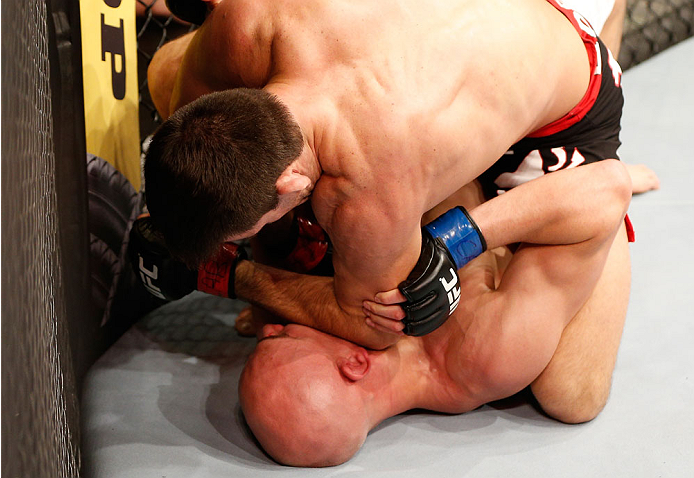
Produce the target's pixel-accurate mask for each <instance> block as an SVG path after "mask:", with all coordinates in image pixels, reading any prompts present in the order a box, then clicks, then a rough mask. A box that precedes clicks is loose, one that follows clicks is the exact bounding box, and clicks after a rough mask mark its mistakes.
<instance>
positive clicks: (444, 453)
mask: <svg viewBox="0 0 694 478" xmlns="http://www.w3.org/2000/svg"><path fill="white" fill-rule="evenodd" d="M693 58H694V38H692V39H689V40H687V41H686V42H684V43H680V44H679V45H676V46H674V47H672V48H670V49H669V50H666V51H665V52H663V53H661V54H659V55H658V56H656V57H654V58H652V59H650V60H648V61H647V62H645V63H643V64H641V65H639V66H637V67H634V68H633V69H631V70H629V71H628V72H627V73H626V74H625V75H624V79H623V84H624V91H625V96H626V106H625V110H624V119H623V135H622V141H623V143H624V144H623V146H622V147H621V149H620V154H621V156H622V159H624V160H625V161H627V162H630V163H634V164H638V163H644V164H647V165H649V166H650V167H651V168H653V169H654V170H655V171H656V172H657V173H658V175H659V176H660V179H661V187H662V189H661V190H660V191H656V192H651V193H648V194H645V195H642V196H638V197H635V198H634V200H633V202H632V205H631V208H630V212H629V214H630V216H631V218H632V221H633V223H634V226H635V228H636V234H637V240H636V243H634V244H633V245H632V246H631V252H632V260H633V286H632V294H631V302H630V308H629V312H628V316H627V322H626V327H625V330H624V335H623V339H622V346H621V349H620V353H619V358H618V361H617V366H616V370H615V373H614V382H613V387H612V395H611V397H610V401H609V403H608V405H607V407H606V408H605V410H604V411H603V413H602V414H601V415H600V416H599V417H598V418H597V419H596V420H594V421H593V422H591V423H587V424H583V425H578V426H569V425H563V424H560V423H558V422H555V421H553V420H551V419H549V418H546V417H545V416H543V415H542V414H541V413H539V412H538V410H536V409H535V408H534V407H533V406H532V405H531V404H530V403H529V402H528V401H527V400H526V397H524V396H523V395H522V394H521V395H519V396H516V397H512V398H511V399H508V400H505V401H502V402H498V403H494V404H492V405H487V406H484V407H482V408H480V409H478V410H475V411H473V412H470V413H467V414H464V415H459V416H444V415H438V414H432V413H409V414H406V415H401V416H397V417H394V418H392V419H390V420H388V421H387V422H385V423H383V424H381V425H380V426H379V427H378V428H376V429H375V430H373V431H372V432H371V434H370V435H369V437H368V439H367V441H366V443H365V445H364V447H363V448H362V450H361V451H360V452H359V453H358V454H357V455H356V456H355V457H354V458H353V459H352V460H351V461H349V462H348V463H346V464H344V465H342V466H339V467H335V468H329V469H320V470H306V469H297V468H286V467H281V466H279V465H277V464H275V463H274V462H273V461H272V460H270V459H269V458H268V457H267V456H266V455H265V454H264V453H263V452H262V451H261V450H260V449H259V448H258V447H257V445H256V444H255V443H254V441H253V439H252V437H251V436H250V434H249V432H248V431H247V429H246V428H245V426H244V424H243V419H242V417H241V415H240V413H239V407H238V399H237V393H236V385H237V379H238V376H239V373H240V370H241V367H242V366H243V363H244V360H245V357H246V355H247V354H248V353H249V352H250V351H251V350H252V348H253V344H254V340H251V339H243V338H239V337H238V336H237V335H236V333H235V331H234V329H233V322H234V317H235V314H236V313H237V312H238V310H239V308H240V307H241V305H242V304H240V303H239V302H231V301H225V300H221V299H217V298H215V297H209V296H204V295H202V294H193V295H191V296H189V297H187V298H185V299H183V300H181V301H179V302H177V303H173V304H169V305H167V306H165V307H163V308H161V309H159V310H157V311H155V312H153V313H152V314H150V315H149V316H147V317H145V318H144V319H143V320H142V321H141V322H140V323H139V324H138V325H137V326H136V327H133V328H132V329H131V330H130V331H129V332H128V333H127V334H126V335H125V336H123V337H122V339H121V340H119V341H118V342H117V343H116V345H114V346H113V347H112V348H111V349H110V350H109V351H108V352H107V353H106V354H105V355H104V356H103V357H102V358H101V359H100V360H99V361H98V362H97V363H96V364H95V365H94V366H93V368H92V369H91V371H90V373H89V375H88V377H87V380H86V385H85V388H84V393H83V409H82V416H83V443H84V449H83V451H84V455H85V468H86V471H87V473H86V476H88V477H91V478H102V477H103V478H116V477H118V478H125V477H133V478H135V477H136V478H145V477H152V478H161V477H166V478H196V477H200V478H203V477H204V478H208V477H226V476H229V477H231V476H234V477H255V476H268V475H269V474H270V473H272V475H271V476H278V477H279V476H282V477H284V476H297V477H298V476H301V477H303V476H320V477H322V476H341V477H351V476H355V477H362V476H368V477H372V476H373V477H385V476H391V477H419V478H421V477H422V476H439V477H447V476H455V477H462V476H467V477H499V476H513V477H525V476H528V477H533V478H534V477H537V476H543V477H574V476H576V477H578V476H580V477H596V476H610V477H629V478H633V477H659V476H662V477H685V476H694V475H693V474H692V473H693V472H692V470H694V452H693V451H692V449H694V412H693V411H692V406H693V405H694V377H693V376H692V368H693V367H694V347H693V346H692V343H693V342H694V291H693V290H692V289H693V287H694V272H693V270H694V248H690V247H689V245H688V244H689V242H690V241H691V240H692V236H694V198H693V193H692V189H690V188H691V187H692V184H690V183H692V182H694V153H692V151H693V149H692V146H690V145H689V144H688V143H689V140H690V139H692V137H693V136H694V119H693V118H692V116H691V114H692V111H693V110H694V61H692V59H693ZM687 470H689V471H687Z"/></svg>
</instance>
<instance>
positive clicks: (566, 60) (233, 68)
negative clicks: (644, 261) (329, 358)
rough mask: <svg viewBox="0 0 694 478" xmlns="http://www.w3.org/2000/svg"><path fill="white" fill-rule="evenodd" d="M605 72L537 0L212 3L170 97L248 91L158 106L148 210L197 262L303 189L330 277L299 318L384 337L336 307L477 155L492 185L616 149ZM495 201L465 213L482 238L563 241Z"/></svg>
mask: <svg viewBox="0 0 694 478" xmlns="http://www.w3.org/2000/svg"><path fill="white" fill-rule="evenodd" d="M383 18H388V22H383V21H382V19H383ZM220 39H224V41H220ZM619 80H620V71H619V66H618V65H617V64H616V62H614V60H613V59H612V57H611V55H610V54H609V52H608V51H607V49H606V48H605V47H604V46H603V45H602V44H601V42H600V41H599V40H598V39H597V36H596V35H595V32H594V31H593V30H592V28H591V27H590V25H589V24H588V22H586V21H585V19H583V18H582V17H581V15H579V14H577V13H575V12H572V11H569V10H565V9H562V8H561V7H560V6H559V5H558V4H557V3H556V2H554V1H553V0H548V1H546V0H528V1H524V2H509V1H503V0H488V1H481V0H467V1H465V0H460V1H438V2H427V3H426V4H424V3H422V2H418V1H414V0H410V1H400V2H395V1H383V2H371V1H350V2H344V1H335V0H333V1H317V0H316V1H309V2H306V1H302V2H298V1H296V0H285V1H281V2H276V1H273V2H270V1H253V2H251V1H244V0H238V1H234V2H219V3H216V7H215V8H214V9H213V10H212V12H211V13H210V14H209V16H208V18H207V19H206V20H205V22H204V24H203V25H202V27H201V28H200V30H199V31H198V32H197V33H196V34H195V36H194V37H193V38H192V39H191V41H190V44H189V46H188V48H187V50H186V52H185V55H184V57H183V62H182V66H181V68H180V70H179V72H178V76H177V79H176V82H175V86H174V89H173V94H172V99H171V107H170V109H171V110H176V109H177V108H178V107H179V106H181V105H183V104H186V103H188V102H189V101H191V100H193V99H194V98H196V97H198V96H199V95H201V94H204V93H207V92H210V91H216V90H223V89H227V88H237V87H242V86H245V87H251V88H260V87H262V89H252V90H249V89H234V90H231V91H224V92H221V93H216V94H214V95H209V96H206V97H203V98H201V99H199V100H197V101H194V102H193V103H191V104H190V105H188V106H186V107H183V108H180V109H179V110H178V111H176V113H174V115H173V116H172V117H171V118H170V119H169V120H168V121H167V122H166V123H165V124H164V125H163V127H162V128H161V129H160V130H159V131H158V132H157V134H156V135H155V137H154V139H153V141H152V144H151V146H150V150H149V153H148V155H147V160H146V165H145V174H146V184H147V200H148V205H149V208H150V212H151V214H152V218H153V220H154V221H155V223H156V225H157V226H158V227H159V228H160V229H161V230H162V231H163V233H164V235H165V237H166V240H167V244H168V245H169V247H170V248H171V249H172V251H173V252H174V253H175V254H177V255H178V256H179V257H182V258H184V259H185V260H186V261H187V262H189V263H197V262H199V261H200V260H201V259H202V258H204V257H205V256H207V255H209V254H211V253H212V252H213V251H214V250H215V249H216V248H217V247H218V245H219V244H220V243H221V242H223V241H225V240H234V239H238V238H242V237H248V236H250V235H252V234H254V233H255V232H257V231H258V230H259V229H260V228H262V227H263V226H264V225H265V224H267V223H269V222H272V221H274V220H276V219H278V218H279V217H281V216H283V215H284V213H286V212H287V211H289V210H291V209H292V208H293V207H295V206H296V205H298V204H300V203H301V202H303V201H305V200H306V199H307V198H308V197H309V195H311V204H312V206H313V210H314V211H315V213H316V217H317V219H318V221H319V222H320V224H321V225H322V226H323V227H324V228H325V229H326V231H327V232H328V234H329V236H330V238H331V239H332V240H333V242H334V250H335V254H334V267H335V280H334V295H333V294H329V295H326V297H325V299H326V301H327V302H328V303H327V306H325V307H322V311H317V313H312V314H308V316H309V317H311V320H313V321H315V322H314V323H309V324H307V325H313V326H315V327H317V328H320V329H322V330H330V331H332V332H334V333H337V334H338V335H340V336H343V337H346V338H349V339H352V340H355V341H358V342H360V343H366V344H367V345H371V346H373V347H383V346H384V345H386V344H387V343H388V342H390V341H392V338H391V337H389V338H387V339H384V338H383V337H382V336H379V335H374V334H371V335H370V334H369V332H365V331H364V328H363V326H362V324H363V321H361V320H355V319H354V317H358V318H362V317H363V312H362V301H363V300H364V299H367V298H372V297H374V294H375V292H376V291H378V290H387V289H390V288H392V287H393V286H394V285H395V284H397V283H399V282H400V281H401V280H402V278H404V277H407V275H408V273H409V272H410V271H411V270H412V268H413V265H414V264H415V263H416V262H417V258H418V257H419V255H420V250H421V245H422V235H421V233H420V221H421V218H422V215H423V214H424V213H425V212H426V211H428V210H430V209H431V208H432V207H434V206H435V205H437V204H439V203H441V202H442V201H443V200H444V199H446V198H447V197H449V196H451V194H452V193H453V192H455V191H456V190H457V189H458V188H460V187H461V186H462V185H464V184H466V183H468V182H470V181H471V180H473V179H474V178H476V177H478V176H479V175H480V174H481V173H483V172H484V171H486V170H488V169H489V168H490V166H492V165H494V164H495V163H496V167H497V168H496V169H495V170H492V171H491V172H488V173H487V174H488V178H487V186H488V188H490V189H491V190H493V192H494V193H496V192H497V191H505V190H508V189H509V188H512V187H514V186H517V185H519V184H523V183H525V182H526V181H528V180H530V179H533V178H537V177H540V176H542V175H543V174H545V173H547V172H550V171H555V170H558V169H564V168H570V167H574V166H577V165H579V164H587V163H590V162H594V161H599V160H602V159H606V158H616V157H617V156H616V148H617V147H618V145H619V139H618V133H619V119H620V115H621V101H622V100H621V90H620V89H619ZM523 138H526V139H525V140H523ZM521 140H523V141H522V142H521ZM507 152H508V153H509V154H506V153H507ZM499 158H501V160H499ZM242 162H245V165H242ZM617 176H618V177H619V175H617ZM627 181H628V179H627ZM513 192H514V191H513V190H511V191H509V192H507V193H506V194H505V195H504V196H507V195H511V196H512V193H513ZM498 199H501V198H498ZM508 199H509V200H507V201H496V200H491V201H488V202H487V203H485V204H483V205H482V206H480V207H478V208H476V209H474V210H473V211H471V216H472V221H471V222H476V223H477V225H478V226H479V228H480V229H481V231H482V233H483V237H484V239H486V242H487V246H488V247H489V248H494V247H496V246H497V245H502V244H508V243H511V242H530V243H550V244H551V243H562V239H561V237H560V238H558V239H557V237H556V235H553V234H550V233H549V232H548V230H549V229H548V228H551V222H549V223H545V224H542V223H537V222H534V221H532V220H528V217H527V212H526V217H524V218H523V220H519V217H518V215H517V213H516V212H515V211H513V210H512V209H511V206H512V205H513V201H511V200H510V197H509V198H508ZM537 200H538V201H543V200H545V199H544V198H542V197H540V196H538V197H537ZM357 231H358V233H356V232H357ZM619 247H626V244H623V245H622V244H620V245H619ZM608 260H609V259H608ZM627 261H628V259H627ZM326 311H328V312H326ZM282 315H284V316H286V317H288V318H290V319H294V318H295V317H293V315H292V313H291V312H289V313H287V312H284V311H283V312H282ZM299 315H301V316H303V317H304V318H303V319H302V318H300V317H296V319H297V320H303V321H304V323H305V320H306V319H305V316H306V314H299Z"/></svg>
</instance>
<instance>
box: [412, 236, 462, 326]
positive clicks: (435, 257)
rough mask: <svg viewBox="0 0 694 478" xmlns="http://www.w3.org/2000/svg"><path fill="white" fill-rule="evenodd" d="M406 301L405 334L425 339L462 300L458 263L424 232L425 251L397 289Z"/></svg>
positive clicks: (440, 244)
mask: <svg viewBox="0 0 694 478" xmlns="http://www.w3.org/2000/svg"><path fill="white" fill-rule="evenodd" d="M398 288H399V289H400V292H402V294H403V295H404V296H405V298H406V299H407V302H405V303H404V304H401V305H402V308H403V310H404V311H405V315H406V316H405V318H404V319H403V320H402V321H403V323H404V324H405V328H404V330H403V332H405V334H407V335H414V336H422V335H426V334H428V333H430V332H433V331H434V330H436V329H437V328H439V327H440V326H441V325H443V324H444V323H445V322H446V320H447V319H448V317H449V316H450V315H451V314H452V313H453V311H454V310H455V309H456V307H458V302H459V300H460V284H459V283H458V274H457V272H456V267H455V263H454V262H453V258H452V257H451V255H450V253H449V252H448V249H447V248H446V246H445V245H444V244H443V242H442V241H441V239H438V238H434V237H432V236H431V234H429V232H428V231H427V230H426V229H423V230H422V252H421V253H420V255H419V260H418V261H417V264H416V265H415V267H414V269H412V272H410V275H409V276H408V277H407V279H406V280H405V281H403V282H401V283H400V285H399V286H398Z"/></svg>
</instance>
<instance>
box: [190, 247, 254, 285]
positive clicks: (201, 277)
mask: <svg viewBox="0 0 694 478" xmlns="http://www.w3.org/2000/svg"><path fill="white" fill-rule="evenodd" d="M243 258H245V251H244V250H243V248H241V247H240V246H238V245H236V244H234V243H233V242H225V243H224V244H223V245H222V247H221V248H220V249H219V252H218V253H217V255H216V256H215V258H214V259H212V260H210V261H208V262H205V263H204V264H202V265H201V266H200V269H198V290H199V291H202V292H206V293H207V294H212V295H218V296H220V297H229V298H232V299H233V298H235V297H236V296H235V295H234V272H235V270H236V263H237V262H238V261H239V260H240V259H243Z"/></svg>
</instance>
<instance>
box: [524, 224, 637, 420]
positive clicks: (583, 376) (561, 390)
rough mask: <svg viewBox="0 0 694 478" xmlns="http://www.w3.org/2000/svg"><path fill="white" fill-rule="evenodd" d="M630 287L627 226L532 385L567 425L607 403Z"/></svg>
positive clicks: (544, 404) (546, 407) (549, 410)
mask: <svg viewBox="0 0 694 478" xmlns="http://www.w3.org/2000/svg"><path fill="white" fill-rule="evenodd" d="M630 286H631V265H630V257H629V244H628V242H627V237H626V229H625V226H624V225H622V226H621V228H620V231H619V232H618V233H617V236H616V237H615V240H614V242H613V244H612V246H611V248H610V252H609V255H608V258H607V262H606V263H605V268H604V270H603V272H602V275H601V276H600V279H599V280H598V283H597V285H596V287H595V289H594V291H593V293H592V295H591V296H590V298H589V299H588V301H587V302H586V303H585V305H584V306H583V307H582V308H581V310H580V311H579V312H578V314H576V316H575V317H574V318H573V319H572V320H571V322H570V323H569V325H567V327H566V328H565V329H564V332H563V333H562V336H561V339H560V341H559V345H558V347H557V350H556V352H555V353H554V355H553V357H552V359H551V361H550V363H549V364H548V365H547V367H546V368H545V370H544V371H543V372H542V373H541V374H540V376H539V377H538V378H537V379H535V381H534V382H533V383H532V384H531V389H532V392H533V394H534V395H535V397H536V398H537V400H538V402H539V403H540V406H541V407H542V408H543V410H544V411H545V412H546V413H547V414H548V415H550V416H551V417H553V418H555V419H557V420H560V421H563V422H566V423H581V422H586V421H589V420H592V419H593V418H595V417H596V416H597V415H598V413H600V411H601V410H602V409H603V407H604V406H605V403H606V402H607V398H608V396H609V393H610V387H611V383H612V371H613V370H614V366H615V361H616V359H617V351H618V349H619V343H620V340H621V336H622V329H623V327H624V319H625V317H626V311H627V305H628V302H629V290H630Z"/></svg>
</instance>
